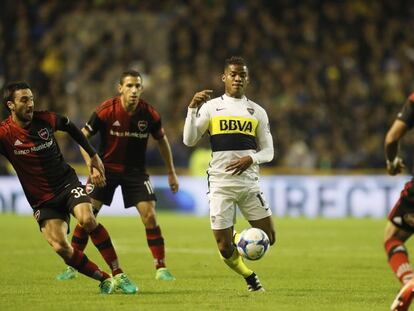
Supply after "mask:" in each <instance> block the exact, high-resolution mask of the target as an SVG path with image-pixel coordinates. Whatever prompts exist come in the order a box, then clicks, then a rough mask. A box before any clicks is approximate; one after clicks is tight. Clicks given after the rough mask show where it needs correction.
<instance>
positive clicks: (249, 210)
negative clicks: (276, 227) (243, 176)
mask: <svg viewBox="0 0 414 311" xmlns="http://www.w3.org/2000/svg"><path fill="white" fill-rule="evenodd" d="M240 191H241V193H242V194H241V195H240V197H239V199H238V201H237V205H238V206H239V209H240V211H241V213H242V214H243V216H244V218H246V220H248V221H255V220H260V219H264V218H268V217H269V216H271V215H272V211H271V209H270V206H269V204H268V203H267V201H266V200H265V198H264V196H263V192H261V191H260V188H258V187H252V188H245V189H240ZM270 219H271V218H270ZM269 226H270V224H269Z"/></svg>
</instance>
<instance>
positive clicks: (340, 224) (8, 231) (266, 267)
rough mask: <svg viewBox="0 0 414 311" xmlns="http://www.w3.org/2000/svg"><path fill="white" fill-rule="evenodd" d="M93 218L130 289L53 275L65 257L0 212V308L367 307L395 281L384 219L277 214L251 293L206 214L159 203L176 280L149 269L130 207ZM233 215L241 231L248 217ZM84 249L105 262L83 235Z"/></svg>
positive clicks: (381, 304) (378, 303) (30, 227)
mask: <svg viewBox="0 0 414 311" xmlns="http://www.w3.org/2000/svg"><path fill="white" fill-rule="evenodd" d="M99 219H100V221H101V222H102V224H104V225H105V226H106V227H107V229H108V231H109V232H110V234H111V236H112V240H113V242H114V244H115V246H116V248H117V251H118V255H119V257H120V261H121V266H122V268H123V269H124V270H125V272H126V273H127V274H128V275H129V276H130V277H131V278H132V279H133V280H134V281H136V282H137V283H138V286H139V289H140V291H139V293H138V294H137V295H132V296H126V295H122V294H114V295H109V296H103V295H100V294H99V291H98V283H97V282H96V281H94V280H91V279H88V278H86V277H84V276H79V277H78V278H77V279H75V280H70V281H57V280H55V276H56V274H57V273H58V272H60V271H61V270H62V269H63V268H64V267H65V265H64V263H63V261H62V260H61V259H60V258H59V257H58V256H57V255H55V254H54V252H53V250H52V249H51V247H50V246H49V245H48V244H47V242H46V241H45V240H44V239H43V237H42V236H41V234H40V232H39V231H38V227H37V223H36V222H35V221H34V220H33V219H32V217H29V216H15V215H7V214H0V236H1V240H0V246H1V247H0V249H1V256H0V269H1V270H0V271H1V273H0V310H2V311H6V310H7V311H8V310H16V311H17V310H19V311H20V310H42V311H48V310H60V311H64V310H71V311H73V310H79V311H83V310H88V311H93V310H117V311H121V310H141V311H143V310H152V311H154V310H156V311H158V310H186V311H192V310H215V311H217V310H278V311H299V310H305V311H312V310H315V311H316V310H317V311H321V310H329V311H335V310H338V311H339V310H341V311H353V310H358V311H361V310H367V311H375V310H388V308H389V305H390V304H391V301H392V300H393V298H394V295H395V294H396V292H397V291H398V289H399V284H398V282H397V280H396V279H395V277H394V276H393V275H392V273H391V271H390V269H389V268H388V266H387V263H386V259H385V254H384V251H383V246H382V236H383V228H384V225H385V220H373V219H340V220H327V219H302V218H296V219H290V218H282V219H276V224H277V237H278V241H277V244H276V245H275V246H273V247H272V248H271V249H270V251H269V253H268V254H267V255H266V256H265V257H264V258H263V259H261V260H259V261H257V262H248V265H249V266H250V267H251V268H252V269H253V270H254V271H255V272H256V273H257V274H258V275H259V277H260V279H261V281H262V284H263V286H264V287H265V288H266V292H264V293H249V292H247V290H246V285H245V282H244V280H243V279H242V278H241V277H240V276H238V275H236V274H235V273H233V272H232V271H230V270H229V269H228V268H227V267H226V266H225V265H224V263H223V262H222V261H221V260H220V259H219V256H218V252H217V250H216V246H215V242H214V239H213V235H212V233H211V231H210V229H209V221H208V218H205V217H204V218H198V217H194V216H188V215H179V214H170V213H159V215H158V220H159V223H160V224H161V228H162V231H163V234H164V237H165V240H166V245H167V264H168V267H169V268H170V270H171V271H172V272H173V273H174V275H175V276H176V277H177V280H176V281H174V282H161V281H156V280H155V279H154V276H155V271H154V268H153V263H152V257H151V256H150V253H149V250H148V248H147V246H146V240H145V237H144V229H143V225H142V224H141V221H140V220H139V219H138V218H137V217H104V216H103V217H100V218H99ZM72 221H73V220H72ZM238 221H239V222H238V224H237V225H236V228H237V229H238V230H239V231H240V230H241V229H243V228H245V227H247V224H246V222H245V221H244V220H242V219H241V218H239V220H238ZM72 228H73V223H72ZM408 248H409V250H413V247H412V244H411V243H408ZM86 253H87V254H88V256H89V257H90V258H92V259H93V260H95V262H97V263H98V264H99V265H100V266H101V267H103V268H105V269H106V270H108V269H107V267H106V265H105V263H104V261H103V260H102V259H101V258H100V256H99V253H97V251H96V250H95V248H94V247H93V246H92V245H91V243H90V244H89V245H88V247H87V249H86Z"/></svg>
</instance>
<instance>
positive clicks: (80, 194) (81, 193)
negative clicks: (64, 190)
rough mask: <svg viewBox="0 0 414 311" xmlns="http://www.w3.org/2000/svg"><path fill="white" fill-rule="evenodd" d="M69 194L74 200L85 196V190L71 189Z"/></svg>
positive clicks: (80, 188)
mask: <svg viewBox="0 0 414 311" xmlns="http://www.w3.org/2000/svg"><path fill="white" fill-rule="evenodd" d="M70 192H71V193H72V194H73V196H74V198H75V199H78V198H80V197H83V196H86V193H85V190H84V189H83V188H82V187H76V188H73V189H72V190H71V191H70Z"/></svg>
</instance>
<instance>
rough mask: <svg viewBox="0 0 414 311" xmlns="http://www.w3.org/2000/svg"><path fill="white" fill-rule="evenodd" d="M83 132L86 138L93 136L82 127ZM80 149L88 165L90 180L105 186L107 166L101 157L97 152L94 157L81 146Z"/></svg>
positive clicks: (97, 184) (98, 185)
mask: <svg viewBox="0 0 414 311" xmlns="http://www.w3.org/2000/svg"><path fill="white" fill-rule="evenodd" d="M82 134H83V135H84V136H85V138H86V139H89V138H90V137H91V136H92V135H91V134H90V132H89V131H88V130H87V129H86V128H82ZM79 149H80V152H81V154H82V157H83V159H84V160H85V163H86V165H87V166H88V170H89V179H90V182H91V183H92V184H94V185H95V186H97V187H103V186H105V184H106V179H105V168H104V165H103V163H102V160H101V159H100V157H99V156H98V155H97V154H96V156H97V158H95V159H93V158H92V157H90V156H89V153H88V152H86V150H85V149H84V148H82V147H81V146H80V147H79Z"/></svg>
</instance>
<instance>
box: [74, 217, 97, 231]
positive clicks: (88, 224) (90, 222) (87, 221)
mask: <svg viewBox="0 0 414 311" xmlns="http://www.w3.org/2000/svg"><path fill="white" fill-rule="evenodd" d="M78 222H79V224H80V225H81V226H82V228H84V229H85V230H86V231H87V232H88V233H89V232H91V231H93V230H94V229H95V228H96V227H97V226H98V223H97V222H96V218H95V216H93V215H92V214H90V215H87V216H85V217H82V218H80V219H78Z"/></svg>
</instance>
